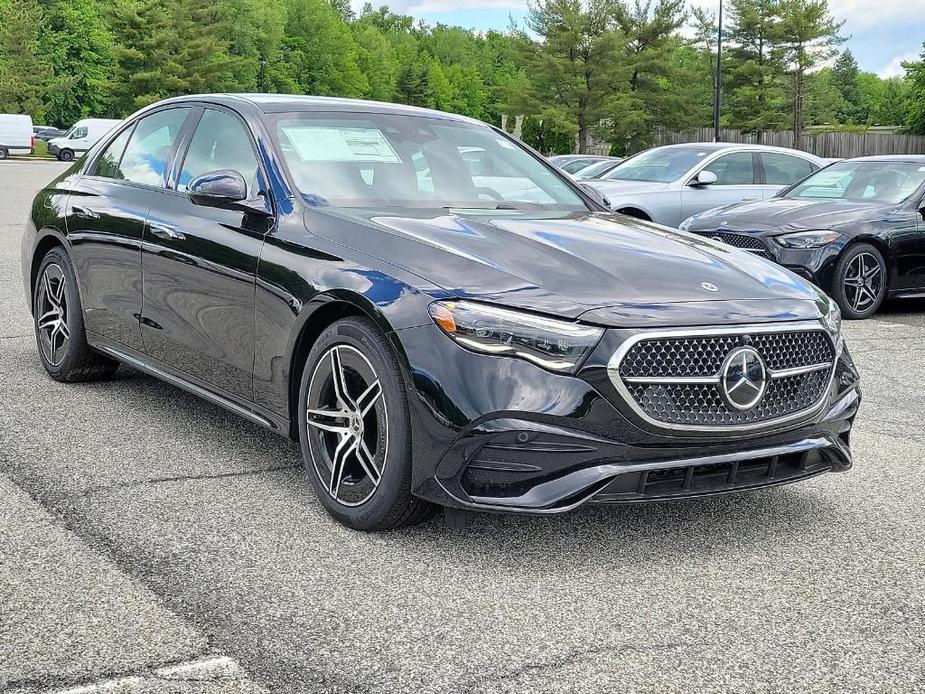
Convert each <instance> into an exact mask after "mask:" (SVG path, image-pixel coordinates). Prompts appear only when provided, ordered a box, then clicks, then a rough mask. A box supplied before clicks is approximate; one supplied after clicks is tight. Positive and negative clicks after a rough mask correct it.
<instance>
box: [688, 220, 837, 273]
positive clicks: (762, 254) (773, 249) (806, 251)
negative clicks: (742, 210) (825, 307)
mask: <svg viewBox="0 0 925 694" xmlns="http://www.w3.org/2000/svg"><path fill="white" fill-rule="evenodd" d="M690 233H692V234H696V235H697V236H702V237H706V238H709V239H712V240H714V241H720V242H723V243H726V244H727V245H730V246H734V247H736V248H741V249H742V250H745V251H747V252H751V253H754V254H755V255H757V256H758V257H759V258H766V259H767V260H772V261H774V262H775V263H777V264H778V265H783V266H784V267H785V268H787V269H788V270H790V271H791V272H795V273H796V274H798V275H799V276H800V277H802V278H803V279H806V280H809V281H810V282H812V283H813V284H815V285H816V286H818V287H823V288H828V287H829V286H831V282H832V277H833V274H834V270H835V264H836V263H837V262H838V256H839V254H840V253H841V252H842V250H843V249H844V247H845V243H844V241H835V242H834V243H830V244H828V245H826V246H823V247H821V248H785V247H783V246H781V245H780V244H779V243H777V242H776V241H774V238H773V235H771V234H769V233H768V232H745V231H733V230H727V229H717V230H712V229H691V230H690ZM744 239H748V240H750V241H753V243H742V241H743V240H744Z"/></svg>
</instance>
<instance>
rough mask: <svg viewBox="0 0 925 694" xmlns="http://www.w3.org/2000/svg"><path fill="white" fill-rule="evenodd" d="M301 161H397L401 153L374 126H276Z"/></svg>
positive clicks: (387, 162) (391, 162)
mask: <svg viewBox="0 0 925 694" xmlns="http://www.w3.org/2000/svg"><path fill="white" fill-rule="evenodd" d="M280 129H281V130H282V131H283V133H284V134H285V135H286V137H287V138H289V141H290V142H291V143H292V146H293V147H295V149H296V152H297V153H298V155H299V157H301V159H302V161H306V162H309V161H333V162H337V161H339V162H354V161H355V162H377V163H384V164H400V163H402V162H401V157H399V156H398V154H397V153H396V152H395V150H394V149H392V145H390V144H389V141H388V140H387V139H386V138H385V135H383V134H382V131H381V130H379V129H377V128H324V127H320V128H319V127H310V126H309V127H306V126H303V125H299V126H293V127H282V128H280Z"/></svg>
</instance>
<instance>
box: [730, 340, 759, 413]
mask: <svg viewBox="0 0 925 694" xmlns="http://www.w3.org/2000/svg"><path fill="white" fill-rule="evenodd" d="M767 387H768V369H767V367H766V366H765V365H764V359H762V358H761V355H760V354H758V352H756V351H755V350H754V349H753V348H752V347H737V348H736V349H734V350H732V351H731V352H730V353H729V354H728V355H727V356H726V361H724V362H723V368H722V369H721V370H720V390H721V391H722V393H723V397H724V398H725V400H726V402H727V403H729V406H730V407H733V408H735V409H737V410H750V409H751V408H753V407H754V406H755V405H757V404H758V401H759V400H761V398H762V397H763V396H764V391H765V389H766V388H767Z"/></svg>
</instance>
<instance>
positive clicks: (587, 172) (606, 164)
mask: <svg viewBox="0 0 925 694" xmlns="http://www.w3.org/2000/svg"><path fill="white" fill-rule="evenodd" d="M619 163H620V162H618V161H612V160H610V159H608V160H607V161H599V162H597V163H596V164H591V165H590V166H586V167H584V168H583V169H579V170H578V171H576V172H575V178H577V179H580V180H585V179H588V178H596V177H597V176H600V175H601V174H605V173H607V172H608V171H610V170H611V169H612V168H613V167H615V166H616V165H617V164H619Z"/></svg>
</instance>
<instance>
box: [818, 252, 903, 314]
mask: <svg viewBox="0 0 925 694" xmlns="http://www.w3.org/2000/svg"><path fill="white" fill-rule="evenodd" d="M888 288H889V287H888V280H887V272H886V262H885V261H884V260H883V255H882V254H881V253H880V251H878V250H877V249H876V248H875V247H874V246H871V245H870V244H868V243H859V244H856V245H854V246H851V247H850V248H849V249H848V250H847V252H845V254H844V255H842V257H841V258H840V259H839V261H838V264H837V265H836V266H835V273H834V278H833V282H832V298H834V299H835V301H836V302H837V303H838V306H839V308H840V309H841V312H842V315H843V316H844V317H845V318H848V319H861V318H867V317H868V316H871V315H873V314H874V312H876V311H877V309H878V308H880V304H882V303H883V300H884V299H885V298H886V293H887V289H888Z"/></svg>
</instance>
